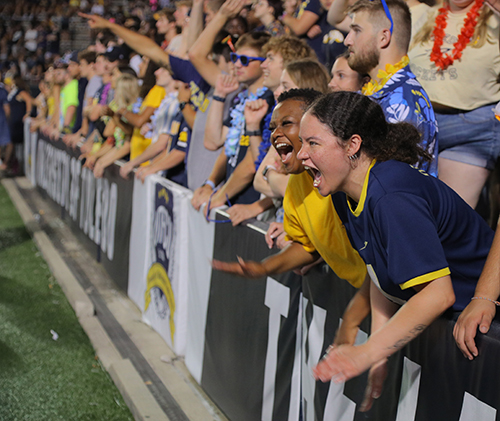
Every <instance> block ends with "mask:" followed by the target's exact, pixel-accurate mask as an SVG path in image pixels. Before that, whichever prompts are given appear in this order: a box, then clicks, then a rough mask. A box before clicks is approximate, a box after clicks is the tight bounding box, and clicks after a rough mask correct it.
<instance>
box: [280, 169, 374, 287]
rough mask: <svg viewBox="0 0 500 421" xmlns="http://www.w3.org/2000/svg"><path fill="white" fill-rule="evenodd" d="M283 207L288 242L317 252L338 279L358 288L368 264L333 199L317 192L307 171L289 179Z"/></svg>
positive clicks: (293, 175) (308, 250) (310, 251)
mask: <svg viewBox="0 0 500 421" xmlns="http://www.w3.org/2000/svg"><path fill="white" fill-rule="evenodd" d="M283 208H284V210H285V219H284V228H285V231H286V233H287V240H292V241H295V242H298V243H300V244H302V246H303V247H304V250H306V251H307V252H308V253H313V252H314V251H317V252H318V253H319V254H320V255H321V257H323V259H324V260H325V262H326V263H327V264H328V265H329V266H330V267H331V268H332V270H333V271H334V272H335V273H336V274H337V276H339V277H340V278H342V279H345V280H346V281H347V282H349V283H350V284H352V285H353V286H355V287H356V288H359V287H360V286H361V285H362V284H363V282H364V280H365V277H366V265H365V263H364V261H363V260H362V259H361V257H360V256H359V254H358V252H357V251H356V250H354V249H353V248H352V246H351V243H350V241H349V238H348V237H347V233H346V230H345V227H344V225H343V224H342V221H341V220H340V218H339V216H338V215H337V212H336V211H335V208H334V206H333V203H332V199H331V198H330V196H327V197H323V196H321V195H320V194H319V193H318V191H317V190H316V189H315V188H314V187H313V183H312V178H311V176H310V175H309V173H307V171H304V172H302V173H301V174H292V175H291V176H290V179H289V180H288V186H287V188H286V192H285V197H284V199H283Z"/></svg>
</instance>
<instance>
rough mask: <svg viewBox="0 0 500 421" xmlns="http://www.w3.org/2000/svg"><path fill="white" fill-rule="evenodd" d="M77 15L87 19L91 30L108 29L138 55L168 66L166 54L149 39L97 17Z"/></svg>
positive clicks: (168, 60) (83, 14)
mask: <svg viewBox="0 0 500 421" xmlns="http://www.w3.org/2000/svg"><path fill="white" fill-rule="evenodd" d="M78 15H79V16H81V17H82V18H85V19H88V21H89V26H90V27H91V28H92V29H109V30H110V31H111V32H113V33H114V34H115V35H116V36H118V37H120V38H121V39H123V41H124V42H125V43H126V44H127V45H128V46H129V47H130V48H132V49H133V50H135V51H137V52H138V53H139V54H141V55H144V56H147V57H149V58H150V59H151V60H153V61H155V62H157V63H159V64H160V65H162V66H164V65H169V64H170V59H169V55H168V53H167V52H165V51H163V50H162V48H161V47H160V46H159V45H157V44H156V43H155V42H154V41H153V40H152V39H151V38H148V37H146V36H144V35H141V34H138V33H137V32H134V31H131V30H130V29H127V28H125V27H124V26H120V25H117V24H116V23H113V22H110V21H109V20H106V19H104V18H102V17H100V16H97V15H88V14H85V13H81V12H80V13H79V14H78Z"/></svg>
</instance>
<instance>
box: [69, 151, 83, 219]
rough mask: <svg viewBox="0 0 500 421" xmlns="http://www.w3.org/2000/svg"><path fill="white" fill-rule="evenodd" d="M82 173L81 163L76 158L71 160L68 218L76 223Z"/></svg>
mask: <svg viewBox="0 0 500 421" xmlns="http://www.w3.org/2000/svg"><path fill="white" fill-rule="evenodd" d="M81 172H82V162H81V161H80V160H78V159H76V158H71V182H69V185H70V193H69V195H70V198H69V216H70V217H71V219H72V220H73V221H75V222H76V218H78V198H79V197H80V174H81Z"/></svg>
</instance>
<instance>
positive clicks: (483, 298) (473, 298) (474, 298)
mask: <svg viewBox="0 0 500 421" xmlns="http://www.w3.org/2000/svg"><path fill="white" fill-rule="evenodd" d="M471 300H486V301H491V302H492V303H493V304H495V305H496V306H500V302H499V301H495V300H491V299H489V298H485V297H472V298H471Z"/></svg>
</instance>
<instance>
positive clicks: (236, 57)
mask: <svg viewBox="0 0 500 421" xmlns="http://www.w3.org/2000/svg"><path fill="white" fill-rule="evenodd" d="M230 58H231V62H232V63H236V62H237V61H238V60H239V61H240V63H241V65H242V66H245V67H247V66H248V65H249V64H250V62H251V61H266V59H265V57H250V56H245V55H243V54H242V55H240V54H236V53H231V55H230Z"/></svg>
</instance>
